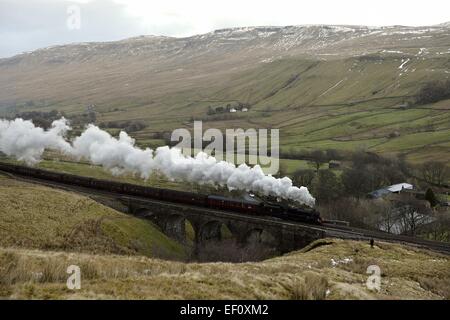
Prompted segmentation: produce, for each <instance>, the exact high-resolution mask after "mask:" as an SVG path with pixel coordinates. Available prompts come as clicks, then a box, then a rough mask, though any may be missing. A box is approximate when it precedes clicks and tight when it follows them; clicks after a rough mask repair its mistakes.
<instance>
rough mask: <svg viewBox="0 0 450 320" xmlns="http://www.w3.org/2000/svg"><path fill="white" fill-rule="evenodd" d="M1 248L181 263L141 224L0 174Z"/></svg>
mask: <svg viewBox="0 0 450 320" xmlns="http://www.w3.org/2000/svg"><path fill="white" fill-rule="evenodd" d="M0 246H1V247H21V248H28V249H30V248H35V249H46V250H50V249H51V250H64V251H73V252H89V253H104V254H105V253H109V254H125V255H145V256H150V257H164V258H171V259H183V258H185V255H186V252H185V251H184V248H183V247H182V246H181V245H180V244H178V243H176V242H175V241H173V240H171V239H169V238H167V237H166V236H165V235H164V234H162V233H161V232H160V231H159V230H158V229H157V228H156V227H155V226H154V225H152V224H151V223H150V222H148V221H145V220H140V219H137V218H134V217H130V216H127V215H125V214H122V213H119V212H117V211H115V210H113V209H110V208H108V207H105V206H103V205H100V204H98V203H96V202H95V201H93V200H91V199H89V198H86V197H83V196H80V195H77V194H74V193H70V192H65V191H60V190H54V189H51V188H47V187H42V186H39V185H34V184H29V183H24V182H20V181H16V180H14V179H9V178H7V177H5V176H3V175H0Z"/></svg>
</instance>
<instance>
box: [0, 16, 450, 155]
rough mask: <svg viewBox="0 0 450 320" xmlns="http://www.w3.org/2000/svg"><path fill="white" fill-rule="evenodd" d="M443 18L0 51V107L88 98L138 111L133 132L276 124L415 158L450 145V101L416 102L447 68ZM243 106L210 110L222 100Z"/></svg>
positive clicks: (78, 102) (114, 116) (76, 107)
mask: <svg viewBox="0 0 450 320" xmlns="http://www.w3.org/2000/svg"><path fill="white" fill-rule="evenodd" d="M449 48H450V28H449V26H448V25H447V24H442V25H438V26H431V27H403V26H392V27H382V28H377V27H364V26H289V27H252V28H237V29H224V30H217V31H214V32H211V33H208V34H204V35H197V36H192V37H189V38H170V37H154V36H142V37H137V38H131V39H126V40H123V41H118V42H109V43H81V44H72V45H65V46H57V47H51V48H45V49H41V50H37V51H34V52H31V53H24V54H21V55H18V56H15V57H12V58H9V59H1V60H0V97H1V98H0V112H1V114H4V115H12V114H15V113H17V112H21V111H25V110H41V111H49V110H52V109H57V110H60V111H64V112H66V113H67V114H68V115H69V116H70V115H74V114H80V113H83V112H84V111H85V110H86V106H87V105H91V104H94V105H95V106H96V111H97V122H98V123H101V122H107V121H113V120H144V121H145V122H146V123H147V124H148V125H149V126H148V127H147V128H146V129H143V130H141V131H139V132H136V133H134V134H133V135H134V136H135V137H136V138H137V139H138V140H139V141H140V142H141V143H144V144H145V143H153V144H154V143H156V144H160V143H162V142H161V141H155V140H154V139H153V136H152V134H153V133H156V132H161V131H166V132H170V131H171V130H173V129H175V128H179V127H188V128H190V126H191V125H192V122H191V121H192V119H202V120H203V121H204V122H206V123H205V124H204V126H205V127H206V128H207V127H218V128H233V127H243V128H248V127H257V128H258V127H263V128H271V127H275V128H281V145H282V149H283V150H290V149H311V148H322V149H327V148H336V149H344V150H346V149H355V148H358V147H360V148H366V149H368V150H372V151H375V152H380V153H401V154H404V155H406V156H407V158H408V159H409V160H411V161H413V162H422V161H424V159H428V160H429V159H442V158H445V157H447V158H448V157H449V156H450V138H449V137H450V135H449V133H450V118H449V117H450V113H449V112H448V111H449V109H450V101H449V100H443V101H440V102H437V103H434V104H429V105H415V104H414V100H415V95H417V93H418V92H419V90H420V89H421V88H422V87H423V86H424V85H425V84H426V83H429V82H432V81H435V80H446V79H448V78H449V75H450V59H449V55H450V49H449ZM235 103H244V104H248V105H249V108H250V110H249V112H247V113H243V112H238V113H236V114H234V115H232V116H230V115H227V117H225V115H223V114H213V115H208V110H209V107H210V106H211V108H213V109H215V108H220V107H225V106H226V105H227V104H232V105H233V104H235Z"/></svg>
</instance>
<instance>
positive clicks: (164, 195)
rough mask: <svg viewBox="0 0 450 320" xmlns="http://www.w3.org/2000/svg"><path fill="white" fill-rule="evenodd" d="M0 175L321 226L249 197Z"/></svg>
mask: <svg viewBox="0 0 450 320" xmlns="http://www.w3.org/2000/svg"><path fill="white" fill-rule="evenodd" d="M0 171H5V172H9V173H12V174H16V175H20V176H27V177H32V178H36V179H40V180H47V181H53V182H57V183H62V184H66V185H73V186H79V187H86V188H91V189H96V190H103V191H108V192H115V193H120V194H125V195H130V196H138V197H144V198H151V199H155V200H162V201H168V202H175V203H182V204H187V205H194V206H200V207H207V208H211V209H217V210H226V211H233V212H238V213H243V214H249V215H257V216H269V217H276V218H278V219H282V220H288V221H296V222H304V223H311V224H321V223H322V222H321V218H320V214H319V212H317V211H316V210H315V209H304V208H296V207H291V206H287V205H282V204H280V203H277V202H274V201H265V200H261V199H256V198H252V197H250V196H247V197H244V198H242V199H234V198H228V197H223V196H217V195H202V194H198V193H192V192H184V191H177V190H168V189H160V188H153V187H147V186H140V185H135V184H129V183H121V182H114V181H107V180H101V179H95V178H90V177H82V176H77V175H72V174H66V173H59V172H54V171H48V170H42V169H36V168H30V167H26V166H19V165H13V164H7V163H0Z"/></svg>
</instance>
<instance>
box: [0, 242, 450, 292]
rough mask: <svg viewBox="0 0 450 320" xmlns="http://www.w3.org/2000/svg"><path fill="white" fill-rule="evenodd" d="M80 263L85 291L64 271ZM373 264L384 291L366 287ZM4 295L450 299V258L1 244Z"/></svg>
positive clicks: (330, 246)
mask: <svg viewBox="0 0 450 320" xmlns="http://www.w3.org/2000/svg"><path fill="white" fill-rule="evenodd" d="M72 264H75V265H78V266H80V268H81V289H80V290H77V291H70V290H68V289H67V288H66V279H67V274H66V268H67V266H69V265H72ZM369 265H378V266H379V267H380V269H381V276H382V278H381V290H380V292H376V291H369V290H368V289H367V288H366V285H365V283H366V280H367V277H368V276H369V275H368V274H367V273H366V270H367V267H368V266H369ZM0 266H3V267H2V268H0V296H1V297H4V298H25V299H30V298H35V299H36V298H39V299H83V298H87V299H444V298H447V299H448V298H449V297H450V292H449V291H448V290H449V288H450V286H449V278H450V273H449V272H450V261H449V259H448V257H447V256H440V255H437V254H433V253H429V252H424V251H420V250H417V249H413V248H411V247H405V246H401V245H394V244H387V243H377V244H376V246H375V247H374V248H370V246H369V244H367V243H363V242H355V241H342V240H320V241H318V242H316V243H314V244H313V245H311V246H310V247H308V248H305V249H304V250H302V251H298V252H293V253H291V254H288V255H285V256H282V257H277V258H273V259H270V260H266V261H262V262H258V263H243V264H226V263H208V264H193V263H189V264H186V263H176V262H167V261H162V260H156V259H149V258H142V257H123V256H111V255H95V256H93V255H88V254H68V253H64V252H43V251H36V250H24V249H17V250H13V249H0Z"/></svg>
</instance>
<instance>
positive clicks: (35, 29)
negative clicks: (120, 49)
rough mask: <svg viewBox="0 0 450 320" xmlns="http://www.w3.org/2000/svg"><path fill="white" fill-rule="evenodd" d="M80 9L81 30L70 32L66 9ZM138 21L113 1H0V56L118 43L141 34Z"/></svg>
mask: <svg viewBox="0 0 450 320" xmlns="http://www.w3.org/2000/svg"><path fill="white" fill-rule="evenodd" d="M70 5H77V6H79V7H80V10H81V29H80V30H69V28H68V27H67V25H66V23H67V19H68V17H69V14H68V13H67V9H68V7H69V6H70ZM144 33H145V30H144V28H143V26H142V23H141V21H140V20H139V19H137V18H134V17H131V16H128V15H127V14H126V12H125V10H124V7H123V5H120V4H117V3H114V2H113V1H112V0H96V1H92V2H89V3H86V4H79V3H71V2H69V1H57V0H27V1H21V0H19V1H17V0H16V1H14V0H0V57H7V56H12V55H14V54H17V53H20V52H23V51H30V50H34V49H37V48H41V47H46V46H50V45H56V44H64V43H72V42H85V41H108V40H119V39H123V38H127V37H131V36H136V35H140V34H144Z"/></svg>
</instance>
